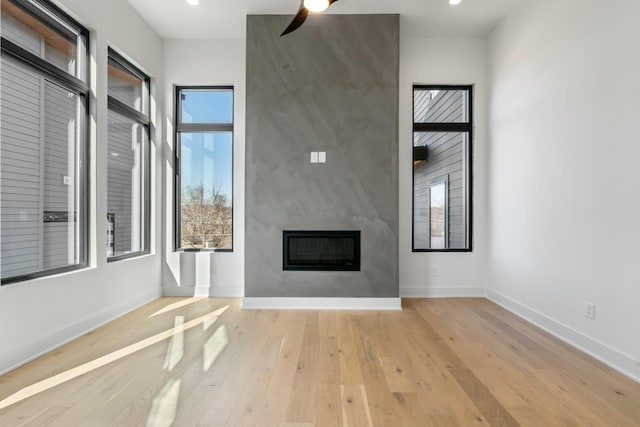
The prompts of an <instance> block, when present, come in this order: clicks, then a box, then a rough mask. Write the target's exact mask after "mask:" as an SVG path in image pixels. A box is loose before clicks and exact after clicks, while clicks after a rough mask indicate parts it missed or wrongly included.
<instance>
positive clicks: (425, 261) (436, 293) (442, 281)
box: [399, 37, 488, 297]
mask: <svg viewBox="0 0 640 427" xmlns="http://www.w3.org/2000/svg"><path fill="white" fill-rule="evenodd" d="M486 64H487V62H486V43H485V40H484V39H480V38H460V39H446V38H444V39H435V38H434V39H424V38H410V37H401V38H400V167H399V171H400V206H399V209H400V242H399V244H400V246H399V249H400V296H402V297H427V296H429V297H443V296H482V295H484V287H485V280H484V277H485V261H486V248H487V239H486V222H487V217H486V206H487V201H486V194H487V153H488V151H487V114H486V111H487V108H486V106H487V97H488V90H487V67H486ZM413 84H473V85H474V93H473V95H474V100H473V104H474V119H473V120H474V131H473V149H474V150H473V151H474V152H473V163H474V173H473V199H474V201H473V207H474V211H473V252H470V253H424V252H423V253H420V252H416V253H412V252H411V246H412V245H411V239H412V235H411V213H412V197H413V196H412V171H413V169H412V158H413V157H412V156H413V151H412V150H413V148H412V147H413V133H412V123H413V118H412V111H413V110H412V86H413ZM434 267H435V268H437V270H438V275H437V276H433V275H432V268H434Z"/></svg>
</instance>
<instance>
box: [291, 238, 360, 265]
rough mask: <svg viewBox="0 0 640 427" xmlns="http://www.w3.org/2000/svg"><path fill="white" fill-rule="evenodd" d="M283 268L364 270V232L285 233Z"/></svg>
mask: <svg viewBox="0 0 640 427" xmlns="http://www.w3.org/2000/svg"><path fill="white" fill-rule="evenodd" d="M282 236H283V242H282V248H283V251H282V269H283V270H306V271H360V231H300V230H284V231H283V232H282Z"/></svg>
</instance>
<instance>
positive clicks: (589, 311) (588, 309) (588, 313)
mask: <svg viewBox="0 0 640 427" xmlns="http://www.w3.org/2000/svg"><path fill="white" fill-rule="evenodd" d="M584 316H585V317H586V318H587V319H591V320H595V318H596V305H595V304H594V303H592V302H589V301H585V303H584Z"/></svg>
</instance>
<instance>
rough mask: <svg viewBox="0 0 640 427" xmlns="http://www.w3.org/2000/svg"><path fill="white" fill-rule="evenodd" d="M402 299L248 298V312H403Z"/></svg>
mask: <svg viewBox="0 0 640 427" xmlns="http://www.w3.org/2000/svg"><path fill="white" fill-rule="evenodd" d="M401 301H402V300H401V299H400V298H252V297H250V298H247V297H245V298H244V299H243V300H242V308H244V309H247V310H402V306H401Z"/></svg>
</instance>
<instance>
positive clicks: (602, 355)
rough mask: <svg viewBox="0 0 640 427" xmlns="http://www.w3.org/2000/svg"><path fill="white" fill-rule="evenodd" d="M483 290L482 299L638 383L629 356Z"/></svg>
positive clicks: (639, 374) (637, 368)
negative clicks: (484, 293) (483, 297)
mask: <svg viewBox="0 0 640 427" xmlns="http://www.w3.org/2000/svg"><path fill="white" fill-rule="evenodd" d="M486 292H487V294H486V295H487V296H486V298H487V299H489V300H490V301H493V302H494V303H496V304H498V305H499V306H501V307H503V308H505V309H506V310H509V311H510V312H512V313H513V314H515V315H516V316H518V317H521V318H522V319H524V320H526V321H527V322H529V323H532V324H534V325H535V326H537V327H539V328H540V329H542V330H544V331H546V332H548V333H550V334H551V335H553V336H555V337H556V338H559V339H560V340H562V341H564V342H566V343H567V344H569V345H571V346H573V347H575V348H577V349H578V350H580V351H582V352H584V353H586V354H588V355H590V356H591V357H593V358H595V359H597V360H599V361H600V362H602V363H604V364H605V365H607V366H609V367H611V368H613V369H615V370H616V371H618V372H620V373H621V374H623V375H626V376H628V377H629V378H631V379H632V380H634V381H636V382H638V383H640V363H638V362H636V361H635V360H634V359H633V357H631V356H629V355H626V354H624V353H622V352H621V351H619V350H617V349H615V348H613V347H611V346H609V345H607V344H604V343H602V342H600V341H598V340H595V339H593V338H591V337H588V336H587V335H585V334H583V333H582V332H579V331H576V330H575V329H573V328H571V327H570V326H567V325H565V324H563V323H560V322H558V321H556V320H553V319H552V318H550V317H549V316H547V315H545V314H542V313H540V312H538V311H536V310H534V309H532V308H530V307H527V306H525V305H523V304H521V303H519V302H517V301H514V300H513V299H511V298H509V297H507V296H506V295H503V294H501V293H499V292H496V291H493V290H491V289H487V291H486Z"/></svg>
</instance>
